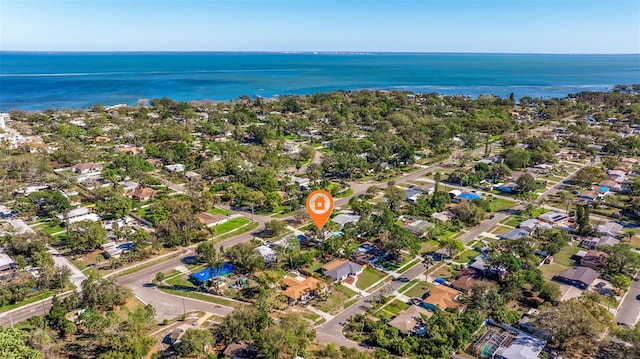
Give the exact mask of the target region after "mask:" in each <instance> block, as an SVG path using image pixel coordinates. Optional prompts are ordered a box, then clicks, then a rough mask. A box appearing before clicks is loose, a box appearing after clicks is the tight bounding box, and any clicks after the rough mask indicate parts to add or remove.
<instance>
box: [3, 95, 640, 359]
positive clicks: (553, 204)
mask: <svg viewBox="0 0 640 359" xmlns="http://www.w3.org/2000/svg"><path fill="white" fill-rule="evenodd" d="M408 95H409V94H407V93H403V92H396V91H392V92H384V91H382V92H357V91H356V92H337V93H333V94H323V95H321V94H318V95H313V96H311V95H310V96H291V97H288V96H287V97H282V98H274V99H255V100H251V99H250V98H244V97H243V98H241V99H238V100H237V101H232V102H220V103H209V102H192V103H182V102H176V101H172V100H169V99H157V100H152V101H151V102H150V103H149V104H145V105H141V106H119V107H115V108H106V107H103V106H95V107H94V108H91V109H83V110H59V111H48V112H46V113H40V112H38V113H28V112H22V111H11V112H10V113H9V114H8V115H7V116H5V117H4V118H5V119H6V121H5V122H6V126H7V127H8V128H12V129H14V130H12V131H18V130H20V131H22V132H23V133H24V134H22V135H21V136H23V137H25V138H26V137H27V136H31V135H34V134H37V135H38V136H39V137H40V139H41V141H40V142H38V143H39V144H38V146H32V144H31V143H30V142H20V145H19V146H17V147H16V146H15V145H13V142H11V143H7V142H3V146H4V147H2V149H3V151H2V152H1V153H0V156H2V157H1V158H2V161H1V162H0V169H2V171H0V176H1V177H0V179H1V180H2V181H3V183H5V184H6V186H3V187H2V189H1V191H0V199H1V200H2V205H1V206H0V214H1V219H0V233H1V234H2V236H3V242H2V246H1V247H0V271H1V273H0V282H1V283H2V284H3V291H2V293H0V294H1V295H0V299H1V301H0V304H1V306H0V323H1V324H2V325H3V326H12V325H16V326H20V327H21V328H24V330H25V331H29V330H34V328H36V327H37V328H40V329H41V330H42V331H46V332H47V333H48V334H47V335H52V336H54V337H55V338H57V339H56V340H54V342H55V343H56V344H55V345H53V346H52V347H53V349H51V350H52V352H55V353H57V354H59V355H63V356H64V355H68V353H69V350H70V348H71V347H70V345H71V343H73V342H74V341H77V340H92V341H95V342H96V344H95V346H94V347H92V348H93V349H92V350H95V352H92V354H96V355H97V354H99V353H98V352H100V353H103V352H104V353H106V352H110V351H112V350H114V351H115V350H117V349H114V348H113V347H112V344H109V343H106V342H105V341H100V340H99V338H100V337H99V334H100V331H99V330H98V329H96V328H101V327H100V325H101V324H100V323H102V321H103V319H104V320H105V321H106V320H107V319H108V318H111V317H110V314H109V313H110V312H113V311H114V310H116V311H117V313H118V315H119V316H118V319H117V322H118V323H120V325H123V326H127V328H133V327H135V328H140V330H141V333H144V335H141V336H140V339H136V340H139V341H136V342H135V343H129V344H127V345H131V347H132V348H133V347H135V348H143V349H144V350H143V349H140V350H141V351H140V352H144V355H141V356H140V357H144V356H145V355H147V354H149V355H155V356H156V357H165V356H166V357H170V356H172V355H173V356H178V357H188V356H194V357H196V356H201V357H205V355H217V357H235V358H241V357H247V358H249V357H273V358H277V357H294V358H295V357H302V358H306V357H309V358H326V357H331V356H330V355H328V354H326V353H328V352H330V350H332V349H330V348H334V349H335V348H343V349H339V350H342V351H344V352H345V353H347V352H350V351H351V350H353V353H361V354H359V355H363V356H362V357H363V358H370V357H371V358H373V357H374V356H375V357H376V358H378V357H380V358H387V357H411V358H449V357H456V358H514V359H515V358H527V359H533V358H574V357H577V356H574V354H573V353H576V352H580V353H583V354H584V355H582V356H580V357H581V358H586V357H597V358H600V357H606V355H605V354H603V353H612V351H615V353H617V354H616V355H618V354H619V355H621V356H619V357H621V358H622V357H630V358H632V357H633V356H632V355H633V354H629V353H633V350H632V349H631V348H633V345H637V343H636V342H634V341H633V337H632V335H631V334H630V333H632V332H633V330H636V329H634V328H638V327H639V326H638V320H639V319H640V299H639V298H640V284H639V283H640V282H639V280H640V276H639V275H638V270H640V229H639V228H640V227H639V225H640V220H639V217H638V216H639V215H640V212H638V208H640V205H639V204H640V202H639V198H640V197H639V195H640V161H639V159H640V142H639V141H638V137H637V136H635V135H629V131H628V130H634V129H636V128H637V127H638V126H639V125H638V121H639V119H640V117H638V114H637V113H635V112H630V110H629V111H626V110H625V111H620V110H619V109H618V107H615V106H613V105H612V104H611V103H613V102H615V103H618V101H619V100H618V98H622V99H624V100H625V101H626V102H625V103H629V105H625V106H626V107H632V104H637V103H639V101H640V100H638V97H637V95H632V94H626V93H616V92H609V93H605V94H603V95H602V96H604V97H605V98H607V101H608V102H607V101H605V104H603V103H601V102H600V101H599V100H595V99H594V98H593V97H592V95H591V94H589V93H585V94H576V95H574V97H571V98H569V99H564V100H562V101H555V102H554V101H550V100H549V101H546V100H545V101H542V100H538V99H536V100H535V101H534V100H531V99H525V100H522V101H520V102H515V101H509V100H506V99H505V100H502V99H499V98H498V99H496V98H494V100H493V101H494V102H492V103H491V104H489V105H487V104H481V103H480V102H478V101H479V100H473V99H470V98H466V97H452V96H441V95H437V94H411V95H412V96H408ZM365 100H366V101H365ZM327 101H335V102H337V103H340V104H341V106H343V108H348V109H349V111H350V112H349V113H348V114H347V113H344V114H343V113H341V112H340V111H341V110H339V108H335V109H333V108H331V107H327V106H328V105H326V103H328V102H327ZM365 103H370V105H364V104H365ZM323 104H324V105H323ZM371 104H375V106H374V105H371ZM371 106H373V107H372V108H373V109H375V110H376V111H382V109H383V108H386V106H392V107H393V108H395V110H394V111H388V110H385V111H382V112H380V113H378V114H377V115H376V116H377V117H376V119H375V120H374V119H373V118H369V117H367V116H365V115H364V112H362V111H364V109H369V110H371V109H372V108H370V107H371ZM485 106H487V108H490V109H491V110H492V111H493V112H494V113H496V114H498V115H499V116H498V117H496V118H495V121H497V123H498V124H497V125H496V124H494V125H490V124H489V122H491V121H485V122H487V123H485V122H483V120H481V117H482V116H477V113H479V112H482V111H485V110H486V108H485ZM623 107H624V106H623ZM626 107H625V108H626ZM551 110H553V111H554V112H553V115H550V114H549V111H551ZM354 113H358V114H361V115H357V116H356V115H354ZM472 113H473V115H472ZM592 115H598V118H600V120H590V119H589V118H590V116H592ZM603 115H606V118H605V119H602V118H601V117H602V116H603ZM610 116H617V117H616V118H618V117H619V119H620V121H617V122H615V123H612V122H609V121H607V120H606V119H607V118H609V117H610ZM409 119H411V120H409ZM36 120H37V121H36ZM38 121H40V122H38ZM35 123H42V124H41V125H38V126H36V125H35ZM461 124H464V125H461ZM560 127H561V128H563V131H557V129H558V128H560ZM22 132H20V133H22ZM602 133H606V136H605V135H602ZM25 141H26V140H25ZM594 145H595V146H598V147H593V146H594ZM32 149H33V150H34V152H32ZM316 189H322V190H325V191H327V192H328V193H330V194H331V195H332V197H333V198H334V203H335V208H334V210H333V212H332V214H331V216H330V218H329V220H328V221H327V223H326V224H325V225H324V226H322V227H321V228H319V227H318V226H316V225H315V224H314V223H313V222H311V220H310V218H309V215H308V214H307V213H306V211H305V209H304V204H305V200H306V197H307V196H308V195H309V193H310V192H311V191H312V190H316ZM103 291H105V292H103ZM107 291H108V292H107ZM102 301H104V303H103V302H102ZM116 308H117V309H116ZM114 313H115V312H114ZM134 313H137V314H135V315H134ZM554 315H555V316H557V317H558V318H561V319H558V321H554V320H549V318H552V317H553V316H554ZM574 317H575V318H576V319H575V321H573V319H572V318H574ZM96 318H98V319H96ZM569 319H571V320H569ZM578 319H579V320H578ZM109 320H113V321H114V322H115V321H116V319H115V318H111V319H109ZM135 320H139V323H138V324H135V325H134V323H133V321H135ZM96 323H98V324H96ZM136 325H137V326H138V327H136ZM65 328H66V329H65ZM40 329H39V330H40ZM105 330H106V329H105ZM59 333H62V334H59ZM264 333H268V335H269V336H270V337H269V338H271V337H273V338H275V339H274V340H276V339H277V340H278V341H277V343H280V344H279V350H280V351H278V352H277V353H278V354H277V355H276V356H268V355H267V354H265V353H269V351H268V350H267V349H268V348H270V347H269V345H271V344H269V343H270V342H268V341H267V338H266V337H265V335H267V334H264ZM110 335H113V337H112V338H115V335H116V333H111V334H110ZM145 338H148V339H145ZM291 338H296V340H295V341H293V342H292V341H291V340H293V339H291ZM287 340H289V341H290V342H287ZM198 341H201V344H202V345H199V346H196V345H195V344H194V343H196V342H198ZM285 342H286V344H284V343H285ZM612 343H614V344H615V343H618V344H620V343H622V345H620V346H618V345H617V344H616V345H614V344H612ZM195 347H198V348H202V349H198V350H199V351H197V352H196V351H194V350H195V349H193V348H195ZM327 348H329V349H327ZM131 350H133V349H131ZM136 350H137V349H136ZM336 350H338V349H336ZM151 353H152V354H151ZM114 355H115V354H114ZM345 355H346V354H345ZM354 355H355V354H354ZM603 355H605V356H603ZM625 355H629V356H625Z"/></svg>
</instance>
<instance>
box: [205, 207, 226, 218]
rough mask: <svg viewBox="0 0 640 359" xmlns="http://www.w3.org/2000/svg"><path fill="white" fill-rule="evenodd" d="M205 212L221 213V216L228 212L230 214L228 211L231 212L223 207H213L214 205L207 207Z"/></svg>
mask: <svg viewBox="0 0 640 359" xmlns="http://www.w3.org/2000/svg"><path fill="white" fill-rule="evenodd" d="M207 212H209V213H211V214H221V215H223V216H226V215H228V214H230V213H231V212H229V211H225V210H224V209H222V208H215V207H214V208H211V209H209V210H208V211H207Z"/></svg>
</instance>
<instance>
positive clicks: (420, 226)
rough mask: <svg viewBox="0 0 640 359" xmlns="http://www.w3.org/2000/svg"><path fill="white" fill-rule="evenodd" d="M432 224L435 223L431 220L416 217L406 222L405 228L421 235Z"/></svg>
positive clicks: (432, 225)
mask: <svg viewBox="0 0 640 359" xmlns="http://www.w3.org/2000/svg"><path fill="white" fill-rule="evenodd" d="M434 226H435V224H433V223H431V222H428V221H423V220H421V219H417V220H414V221H411V222H409V223H407V225H406V227H405V228H407V229H408V230H409V231H411V232H412V233H413V234H415V235H418V236H421V235H423V234H424V233H425V232H426V231H427V230H429V228H432V227H434Z"/></svg>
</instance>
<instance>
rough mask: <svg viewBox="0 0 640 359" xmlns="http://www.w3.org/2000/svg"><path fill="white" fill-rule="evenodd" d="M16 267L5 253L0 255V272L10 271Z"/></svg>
mask: <svg viewBox="0 0 640 359" xmlns="http://www.w3.org/2000/svg"><path fill="white" fill-rule="evenodd" d="M15 267H16V262H14V261H13V259H11V257H9V255H7V254H6V253H0V271H6V270H10V269H13V268H15Z"/></svg>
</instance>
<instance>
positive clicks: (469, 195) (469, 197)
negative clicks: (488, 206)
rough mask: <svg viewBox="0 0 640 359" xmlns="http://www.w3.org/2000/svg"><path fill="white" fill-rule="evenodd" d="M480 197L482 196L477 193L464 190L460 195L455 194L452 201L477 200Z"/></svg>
mask: <svg viewBox="0 0 640 359" xmlns="http://www.w3.org/2000/svg"><path fill="white" fill-rule="evenodd" d="M479 199H482V196H480V195H479V194H477V193H468V192H464V193H460V194H459V195H457V196H455V197H454V198H453V199H452V201H453V202H456V203H460V202H464V201H477V200H479Z"/></svg>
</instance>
